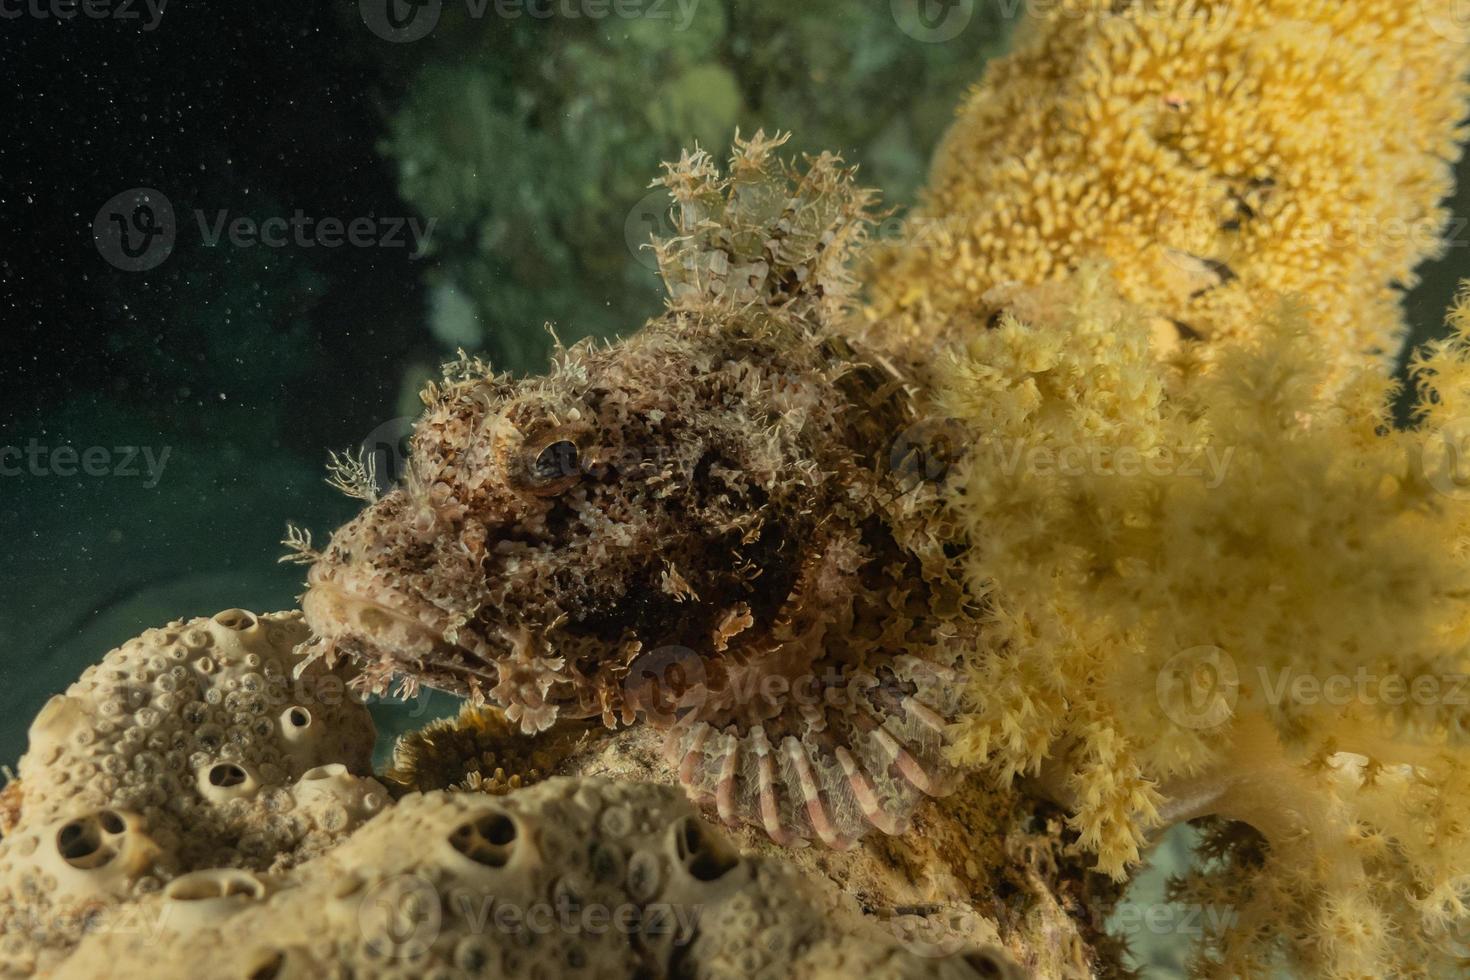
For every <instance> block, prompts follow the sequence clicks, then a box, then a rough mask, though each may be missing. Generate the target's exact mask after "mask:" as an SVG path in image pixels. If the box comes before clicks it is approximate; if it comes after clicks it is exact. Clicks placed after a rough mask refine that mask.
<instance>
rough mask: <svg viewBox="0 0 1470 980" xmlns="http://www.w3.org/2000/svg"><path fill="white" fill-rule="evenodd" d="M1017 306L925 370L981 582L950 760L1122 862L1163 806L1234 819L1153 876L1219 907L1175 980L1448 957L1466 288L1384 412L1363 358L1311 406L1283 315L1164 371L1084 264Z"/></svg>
mask: <svg viewBox="0 0 1470 980" xmlns="http://www.w3.org/2000/svg"><path fill="white" fill-rule="evenodd" d="M1037 292H1039V293H1041V295H1040V296H1036V295H1030V294H1034V293H1037ZM1014 302H1015V305H1016V308H1017V309H1019V310H1021V311H1022V312H1024V313H1025V315H1027V316H1028V317H1030V320H1029V322H1023V321H1022V320H1021V319H1019V318H1018V317H1017V316H1015V315H1013V314H1011V313H1009V312H1005V313H1003V314H1002V315H1001V317H1000V320H999V322H998V324H997V326H996V327H995V328H994V329H992V330H989V331H985V332H984V333H982V334H980V335H979V336H977V337H976V338H975V339H973V340H972V341H971V342H970V343H969V344H967V345H966V346H965V348H964V350H963V353H962V354H961V355H959V356H957V357H956V358H955V359H954V362H953V363H952V365H951V367H950V370H949V372H948V377H947V379H946V382H945V384H944V387H943V391H944V392H945V395H946V404H947V406H948V408H949V409H950V411H951V413H952V415H953V416H954V417H955V419H956V420H957V421H960V422H961V423H962V424H964V425H965V426H966V427H968V429H969V431H970V433H971V438H972V445H971V448H970V451H969V454H968V455H967V456H966V457H965V458H964V459H963V460H961V461H960V462H959V463H958V464H957V473H956V480H955V483H954V497H953V501H954V506H955V508H956V510H957V511H958V512H959V513H960V514H962V515H963V518H964V520H965V521H966V522H968V523H969V524H970V525H971V526H972V527H973V528H976V529H982V528H983V530H984V535H985V547H984V548H983V549H973V550H972V551H970V552H969V553H968V554H967V555H966V556H965V558H964V559H963V562H964V564H965V565H966V567H967V568H968V569H969V574H970V575H971V577H972V580H973V584H974V586H975V587H976V588H980V587H984V588H986V589H987V597H988V600H989V606H988V613H987V617H986V628H985V630H984V631H983V633H982V636H983V638H984V648H983V650H982V652H981V653H980V654H979V655H977V656H976V658H975V661H974V664H973V673H972V677H971V679H970V681H969V683H968V690H969V693H970V699H971V705H972V707H973V712H972V713H968V714H966V716H965V717H964V719H963V721H962V723H961V725H960V726H959V734H958V735H957V745H956V748H955V754H956V756H958V757H959V758H961V759H963V760H966V761H968V762H972V763H973V762H982V761H983V762H989V763H990V764H991V765H993V766H994V767H995V768H996V771H997V772H999V773H1000V774H1001V775H1002V776H1003V777H1009V776H1011V775H1014V774H1018V773H1035V774H1038V775H1039V777H1040V781H1041V785H1042V786H1043V787H1044V788H1045V789H1046V790H1047V791H1049V792H1050V793H1052V794H1053V795H1054V796H1055V797H1056V798H1058V799H1059V800H1062V801H1065V802H1066V803H1067V804H1068V805H1069V806H1070V807H1071V808H1072V810H1073V812H1074V816H1073V817H1072V823H1073V825H1074V826H1075V828H1076V829H1077V830H1078V832H1079V834H1080V840H1081V843H1082V844H1084V845H1085V846H1087V847H1088V848H1089V849H1091V850H1093V851H1095V852H1096V854H1097V857H1098V864H1099V866H1100V867H1101V868H1102V869H1103V870H1105V871H1107V872H1109V873H1111V874H1113V875H1116V876H1122V874H1123V873H1124V870H1125V868H1126V866H1127V865H1128V864H1129V863H1130V862H1132V861H1134V860H1136V858H1137V856H1138V848H1139V846H1140V844H1141V843H1142V842H1143V841H1144V840H1145V837H1146V834H1147V833H1148V832H1149V831H1150V830H1151V829H1153V828H1155V827H1157V826H1159V825H1162V824H1167V823H1172V822H1176V821H1179V820H1185V819H1191V818H1197V817H1201V816H1205V815H1215V816H1217V817H1220V818H1224V819H1226V820H1230V821H1238V822H1239V824H1245V825H1248V827H1249V828H1250V829H1249V830H1247V829H1245V828H1242V827H1241V826H1240V825H1239V824H1236V825H1222V824H1217V825H1215V830H1214V832H1213V833H1212V834H1211V835H1210V836H1209V837H1208V838H1207V841H1206V845H1205V848H1204V850H1203V852H1202V855H1203V856H1204V857H1205V858H1207V859H1208V860H1207V862H1206V863H1205V864H1204V865H1203V866H1202V868H1201V869H1200V871H1199V872H1198V873H1195V874H1193V875H1191V876H1189V877H1188V878H1187V879H1186V880H1185V881H1183V882H1182V883H1181V884H1180V885H1179V886H1178V887H1177V890H1176V894H1177V895H1179V896H1181V897H1187V899H1188V900H1191V901H1194V902H1197V903H1209V904H1212V905H1219V906H1224V907H1226V908H1227V909H1231V910H1233V911H1234V913H1235V914H1236V917H1235V918H1234V919H1231V920H1230V922H1229V925H1228V926H1227V927H1225V928H1222V929H1221V930H1219V932H1218V933H1217V934H1212V935H1209V936H1207V937H1206V939H1207V941H1206V943H1205V944H1204V946H1203V947H1202V948H1201V949H1200V950H1199V951H1198V959H1197V962H1196V964H1195V969H1196V972H1197V973H1198V974H1199V975H1202V976H1220V977H1225V976H1239V975H1246V976H1257V975H1263V974H1264V973H1265V972H1269V969H1271V968H1273V967H1274V966H1276V965H1277V964H1278V962H1280V958H1281V957H1283V956H1284V958H1285V960H1286V961H1287V962H1289V963H1291V964H1292V965H1294V966H1295V967H1296V968H1297V969H1299V970H1301V971H1302V972H1303V975H1309V976H1324V977H1358V976H1385V975H1400V973H1399V972H1396V971H1405V970H1407V971H1409V974H1412V975H1421V974H1420V973H1419V972H1418V971H1419V970H1421V969H1422V971H1424V973H1427V974H1429V975H1433V974H1434V973H1435V971H1436V970H1439V971H1442V972H1441V975H1446V974H1447V972H1448V971H1453V970H1456V969H1463V968H1464V967H1465V966H1466V965H1467V963H1470V960H1467V958H1466V949H1465V947H1464V946H1463V944H1461V943H1459V942H1456V941H1455V930H1456V929H1457V928H1463V927H1464V926H1465V925H1466V923H1467V919H1470V909H1467V907H1466V905H1465V899H1466V895H1465V891H1464V888H1465V882H1466V881H1470V834H1467V832H1466V827H1465V825H1464V822H1463V820H1462V817H1461V814H1462V813H1463V811H1464V808H1465V806H1466V804H1467V802H1470V799H1467V797H1466V795H1465V794H1466V790H1465V787H1466V786H1467V778H1470V754H1467V751H1466V740H1465V732H1466V728H1467V723H1470V707H1467V706H1466V702H1465V699H1464V697H1463V692H1461V693H1460V695H1459V696H1456V692H1457V691H1460V690H1461V688H1462V687H1463V682H1464V680H1465V678H1466V676H1467V674H1470V654H1467V650H1466V646H1465V642H1464V638H1465V636H1466V635H1467V631H1470V604H1467V602H1466V601H1465V597H1466V596H1467V595H1470V579H1467V569H1466V566H1465V562H1464V555H1465V553H1466V542H1467V531H1470V506H1467V495H1466V493H1465V491H1464V484H1463V480H1464V477H1463V474H1462V473H1461V472H1460V471H1459V470H1458V469H1457V466H1458V465H1459V459H1458V454H1459V453H1460V452H1461V451H1462V444H1463V438H1464V431H1465V430H1464V419H1465V418H1466V415H1467V412H1470V359H1467V353H1470V336H1467V332H1470V295H1467V297H1466V301H1465V302H1462V305H1461V306H1460V307H1459V309H1458V310H1457V312H1456V313H1455V314H1454V316H1453V326H1454V332H1453V334H1452V336H1451V338H1450V339H1448V340H1446V341H1443V342H1439V343H1436V344H1434V345H1431V347H1430V348H1429V349H1428V350H1427V351H1425V352H1423V353H1422V354H1421V355H1420V357H1419V358H1418V359H1417V360H1416V362H1415V366H1414V373H1415V376H1416V378H1417V382H1418V388H1419V424H1418V426H1417V427H1416V428H1414V429H1410V430H1397V429H1393V428H1392V427H1391V426H1390V425H1389V424H1388V420H1389V419H1390V418H1391V409H1390V399H1391V396H1392V395H1393V392H1394V385H1393V384H1391V383H1390V382H1389V381H1387V380H1386V379H1384V378H1383V377H1382V376H1381V375H1378V374H1377V372H1376V371H1374V370H1373V368H1372V367H1371V366H1364V367H1363V368H1362V369H1361V370H1360V372H1359V373H1358V374H1357V375H1355V376H1353V377H1350V378H1348V379H1346V380H1344V381H1343V382H1342V391H1341V393H1340V394H1339V395H1338V396H1336V397H1335V398H1333V399H1332V400H1326V401H1324V400H1322V399H1320V398H1318V397H1317V396H1316V394H1315V393H1317V392H1320V391H1322V390H1323V388H1324V386H1325V382H1324V376H1325V375H1326V374H1327V373H1328V372H1330V371H1333V370H1335V365H1333V364H1332V363H1330V362H1326V361H1324V359H1323V358H1322V357H1321V356H1320V355H1321V344H1320V341H1319V338H1318V337H1317V335H1316V333H1315V328H1314V327H1313V325H1312V324H1311V323H1309V322H1308V321H1307V320H1306V318H1305V316H1304V314H1303V313H1302V311H1301V310H1300V309H1299V308H1297V307H1294V306H1290V305H1288V306H1285V307H1283V308H1281V309H1280V310H1279V311H1278V315H1277V316H1276V317H1275V318H1274V319H1273V320H1272V321H1268V322H1265V323H1262V324H1260V326H1259V327H1258V330H1257V337H1256V341H1255V342H1254V343H1252V344H1247V345H1238V346H1235V347H1233V348H1230V349H1228V350H1227V351H1226V352H1224V353H1223V354H1222V355H1221V361H1220V368H1221V369H1220V370H1219V371H1218V372H1213V373H1211V374H1209V375H1206V376H1205V377H1202V378H1199V379H1196V381H1195V382H1194V383H1193V384H1192V385H1190V386H1189V387H1188V389H1187V390H1180V391H1175V392H1170V391H1169V390H1168V387H1167V385H1166V384H1165V382H1164V375H1165V372H1164V371H1163V370H1162V369H1160V368H1158V367H1157V366H1156V365H1155V363H1154V361H1153V359H1152V357H1151V356H1150V352H1149V337H1150V331H1149V328H1148V324H1147V314H1146V313H1145V312H1141V311H1139V310H1137V309H1136V308H1134V307H1131V306H1129V305H1128V304H1126V303H1123V302H1121V301H1119V300H1118V299H1117V297H1116V296H1115V295H1114V294H1113V292H1112V288H1111V284H1110V277H1108V276H1107V274H1106V272H1105V271H1103V270H1099V269H1090V270H1086V271H1085V272H1084V273H1083V274H1082V275H1081V276H1080V277H1079V279H1078V280H1077V281H1076V282H1074V283H1070V284H1053V285H1050V286H1046V287H1040V288H1039V289H1037V290H1031V291H1023V293H1022V294H1021V295H1019V296H1017V297H1016V298H1015V300H1014ZM1262 844H1264V845H1266V846H1265V847H1264V848H1263V847H1262V846H1261V845H1262ZM1286 923H1292V924H1293V925H1294V928H1283V925H1284V924H1286Z"/></svg>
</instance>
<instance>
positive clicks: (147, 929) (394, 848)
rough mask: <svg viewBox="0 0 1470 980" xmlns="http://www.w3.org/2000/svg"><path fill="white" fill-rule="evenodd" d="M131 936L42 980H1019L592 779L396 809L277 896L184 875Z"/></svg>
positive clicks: (140, 914)
mask: <svg viewBox="0 0 1470 980" xmlns="http://www.w3.org/2000/svg"><path fill="white" fill-rule="evenodd" d="M185 884H187V886H188V887H187V888H184V887H181V886H183V885H185ZM137 919H138V922H139V928H135V929H131V930H114V931H103V932H99V933H98V934H96V935H94V936H91V937H89V938H88V939H87V940H86V941H85V942H83V943H82V945H81V946H80V947H79V948H78V950H77V951H76V953H75V954H74V955H73V956H72V957H71V958H70V959H68V960H67V961H66V962H65V964H64V965H63V967H62V968H61V969H60V970H58V971H57V972H56V974H55V975H56V976H57V977H87V978H90V977H97V976H113V977H118V978H133V977H138V978H141V977H154V976H158V975H160V967H161V966H162V965H164V964H166V965H167V966H166V973H167V974H168V975H171V976H181V977H204V976H208V977H241V978H252V980H266V978H276V980H283V978H287V977H327V976H343V977H347V976H350V977H354V978H364V977H403V978H409V977H435V978H440V977H442V978H451V977H455V978H458V977H496V978H499V977H505V978H518V980H519V978H527V980H561V978H568V980H571V978H589V980H590V978H606V980H620V978H626V977H682V976H689V977H694V976H698V977H702V978H709V980H726V978H728V980H736V978H739V980H747V978H770V980H787V978H791V980H816V978H826V980H839V978H840V980H854V978H858V977H864V976H872V977H878V976H881V977H884V978H892V980H907V978H912V980H920V978H925V980H974V978H979V977H996V978H1009V977H1019V976H1020V975H1021V974H1020V972H1019V971H1018V970H1016V968H1015V967H1014V964H1013V963H1011V961H1010V960H1009V959H1008V958H1007V957H1006V955H1005V954H1004V953H1003V952H1001V951H1000V950H998V949H996V948H995V947H985V948H979V947H972V948H967V949H961V950H957V951H955V952H953V953H952V954H950V955H948V956H939V957H935V956H926V955H922V952H923V951H919V950H915V949H910V948H904V947H903V946H902V945H900V943H899V941H898V938H897V937H896V936H895V934H893V933H892V932H891V931H889V930H886V929H883V928H880V927H879V926H878V925H877V924H876V923H874V921H873V920H871V919H866V920H865V918H864V916H863V915H862V913H861V911H860V910H859V909H858V907H857V903H856V902H855V901H853V900H852V899H851V898H850V897H846V896H842V895H841V894H840V893H838V892H837V891H835V890H834V889H831V888H830V887H827V886H826V885H825V884H818V883H817V882H816V881H815V880H814V879H811V878H808V877H807V876H805V875H802V874H800V873H799V872H797V871H796V870H794V869H792V868H791V867H790V866H789V865H787V864H786V863H785V862H783V861H781V860H779V859H772V858H762V857H742V856H741V855H740V854H739V853H737V852H736V851H735V849H734V848H733V847H732V846H731V845H730V844H729V843H728V842H727V841H726V840H725V838H724V837H723V836H722V835H720V834H718V833H716V832H715V831H713V830H712V829H711V828H710V827H709V826H708V825H707V824H705V823H704V822H703V821H702V820H700V819H699V818H698V817H697V816H696V815H695V813H694V810H693V808H692V807H691V805H690V804H689V803H688V802H686V801H685V799H684V798H683V794H682V793H680V791H679V790H678V789H677V788H674V787H667V786H656V785H652V784H637V783H627V782H618V781H613V780H605V779H599V778H581V779H574V778H555V779H551V780H548V781H546V782H543V783H538V784H537V785H535V786H532V787H530V788H528V789H523V790H520V791H519V792H516V793H513V794H510V795H509V796H487V795H483V794H479V793H468V792H460V793H446V792H434V793H427V794H418V793H413V794H410V795H408V796H407V797H405V798H403V799H402V800H400V801H399V802H398V803H396V804H395V805H394V806H393V807H392V808H391V809H389V810H388V811H387V812H385V813H384V814H383V815H382V816H380V817H378V818H377V819H375V820H373V821H372V822H371V823H369V824H368V825H367V826H365V827H363V828H362V829H361V830H360V831H359V832H357V833H355V834H353V836H352V837H351V838H350V839H349V840H347V841H345V842H343V843H342V844H341V845H340V846H338V847H337V848H336V849H334V850H332V851H331V852H330V853H328V854H326V855H323V856H321V857H319V858H316V859H314V860H312V861H309V862H307V863H305V864H303V865H301V866H299V867H297V868H295V869H294V870H292V871H290V872H287V873H286V874H285V875H283V876H281V877H279V878H277V879H269V878H267V877H265V876H256V875H251V874H249V873H248V872H243V871H232V872H197V873H196V875H194V876H190V877H189V878H183V879H178V880H176V881H175V882H174V883H173V884H172V885H171V886H170V887H169V888H167V889H165V890H164V892H163V893H162V894H154V895H150V896H148V897H146V898H144V899H142V900H140V901H139V903H138V908H137Z"/></svg>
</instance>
